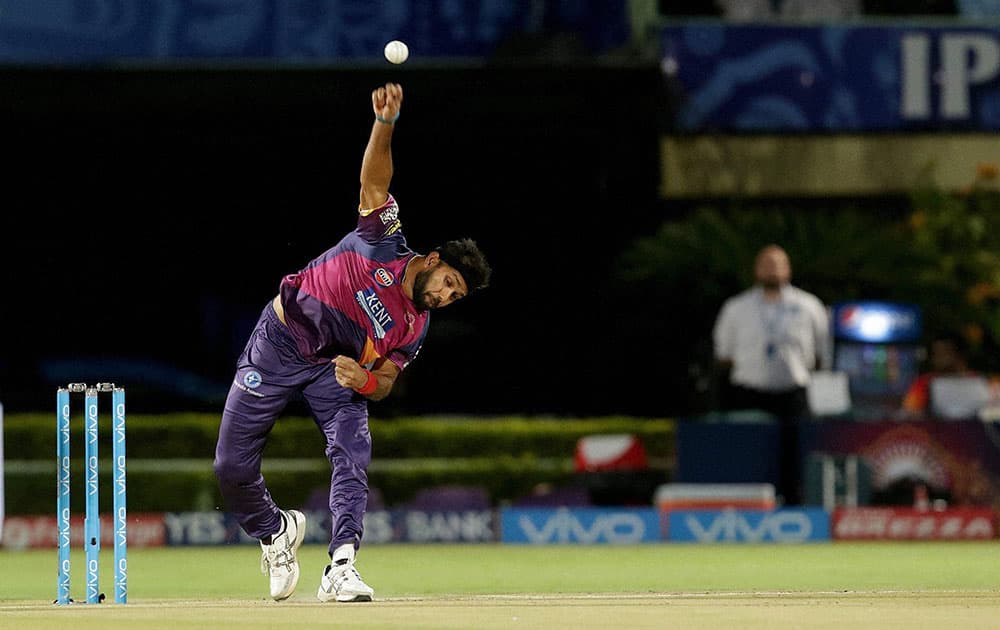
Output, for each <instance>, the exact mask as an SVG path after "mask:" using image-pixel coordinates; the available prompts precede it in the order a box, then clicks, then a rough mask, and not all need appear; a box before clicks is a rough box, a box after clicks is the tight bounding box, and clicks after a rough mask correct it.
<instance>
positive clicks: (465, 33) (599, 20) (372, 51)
mask: <svg viewBox="0 0 1000 630" xmlns="http://www.w3.org/2000/svg"><path fill="white" fill-rule="evenodd" d="M547 4H548V6H547V7H546V8H545V9H544V10H543V11H537V10H536V3H534V2H531V1H530V0H516V1H508V0H476V1H472V0H463V1H462V2H441V1H435V0H413V1H403V0H395V1H385V2H371V1H370V0H155V1H153V0H45V1H44V2H41V1H39V0H2V1H0V61H5V62H8V63H10V62H14V63H54V64H88V63H105V62H116V61H128V62H131V63H135V62H138V61H149V60H161V61H170V60H209V61H213V60H264V59H266V60H281V61H285V62H305V61H326V62H329V61H355V62H356V61H360V60H365V59H368V60H371V61H372V62H383V61H384V60H383V59H382V50H383V47H384V46H385V44H386V43H387V42H389V41H390V40H393V39H400V40H402V41H404V42H406V43H407V45H408V46H409V48H410V54H411V57H412V58H415V59H420V58H428V57H483V56H488V55H491V54H493V53H494V52H496V50H497V48H498V47H499V46H500V45H502V44H504V43H505V42H507V41H509V40H510V39H511V38H512V37H515V36H518V35H520V34H526V35H528V36H536V37H538V36H544V35H545V34H546V33H549V32H550V31H555V32H560V33H573V34H574V36H575V37H576V38H577V42H578V43H579V45H580V46H581V47H583V48H584V49H585V50H587V51H589V52H601V51H604V50H607V49H610V48H613V47H615V46H619V45H621V44H623V43H625V41H626V40H627V39H628V33H629V26H628V16H627V12H626V5H625V1H624V0H614V1H611V2H608V1H597V0H588V1H583V2H581V1H580V0H561V1H559V2H553V3H547Z"/></svg>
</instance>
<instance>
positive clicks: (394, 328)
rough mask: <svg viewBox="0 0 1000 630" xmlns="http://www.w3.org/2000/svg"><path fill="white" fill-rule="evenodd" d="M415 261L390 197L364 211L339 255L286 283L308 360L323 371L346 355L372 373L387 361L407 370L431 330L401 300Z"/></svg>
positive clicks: (292, 321) (285, 295) (423, 314)
mask: <svg viewBox="0 0 1000 630" xmlns="http://www.w3.org/2000/svg"><path fill="white" fill-rule="evenodd" d="M415 255H416V254H415V253H414V252H413V250H411V249H410V248H409V247H408V246H407V244H406V238H405V237H404V236H403V231H402V228H401V224H400V222H399V206H398V205H396V200H395V199H393V197H392V195H389V198H388V199H387V200H386V202H385V203H384V204H382V205H381V206H380V207H378V208H375V209H374V210H362V211H360V212H359V216H358V227H357V229H355V230H354V231H353V232H351V233H350V234H348V235H347V236H345V237H344V238H343V239H342V240H341V241H340V242H339V243H337V244H336V245H335V246H334V247H332V248H330V249H329V250H327V251H326V252H324V253H323V254H322V255H320V256H319V257H318V258H316V259H315V260H313V261H312V262H310V263H309V264H308V265H307V266H306V267H305V268H304V269H302V270H301V271H299V272H298V273H296V274H292V275H289V276H285V278H284V279H283V280H282V281H281V291H280V295H281V305H282V307H283V308H284V311H285V323H286V324H287V325H288V328H289V330H290V331H291V333H292V336H293V337H294V338H295V341H296V344H297V345H298V348H299V352H300V353H301V354H302V357H303V358H305V359H306V360H307V361H312V362H315V363H322V362H325V361H330V360H332V359H333V358H334V357H335V356H337V355H345V356H349V357H351V358H352V359H355V360H356V361H357V362H358V363H360V364H362V365H364V366H366V367H371V365H372V364H373V363H374V362H375V361H376V360H378V359H379V358H385V359H388V360H389V361H392V362H393V363H395V364H396V365H397V366H398V367H399V369H401V370H402V369H403V368H405V367H406V366H407V365H408V364H409V363H410V361H412V360H413V359H414V358H415V357H416V356H417V353H418V352H419V351H420V347H421V345H423V342H424V338H425V336H426V335H427V326H428V324H429V323H430V313H429V311H418V310H417V309H416V307H415V306H414V304H413V301H412V300H410V298H408V297H406V295H405V294H404V293H403V288H402V281H403V275H404V274H405V273H406V264H407V263H408V262H410V260H411V259H412V258H413V257H414V256H415Z"/></svg>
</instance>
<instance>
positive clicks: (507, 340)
mask: <svg viewBox="0 0 1000 630" xmlns="http://www.w3.org/2000/svg"><path fill="white" fill-rule="evenodd" d="M386 81H397V82H400V83H401V84H402V85H403V89H404V103H403V108H402V116H401V118H400V121H399V124H398V127H397V129H396V132H395V137H394V146H393V151H394V160H395V166H396V172H395V177H394V179H393V182H392V186H391V191H392V192H393V193H394V194H395V196H396V197H397V199H398V200H399V202H400V206H401V211H402V213H401V217H402V219H403V224H404V229H405V231H406V234H407V237H408V240H409V243H410V245H411V247H413V248H414V249H415V250H417V251H419V252H425V251H427V250H429V249H430V248H432V247H433V246H435V245H437V244H439V243H440V242H442V241H444V240H446V239H450V238H455V237H460V236H466V235H467V236H471V237H473V238H475V239H476V240H477V241H478V242H479V244H480V246H481V247H482V249H483V250H484V251H485V252H486V254H487V256H488V257H489V259H490V262H491V264H492V265H493V268H494V276H493V281H492V286H491V287H490V288H489V289H488V290H486V291H484V292H482V293H480V294H476V295H474V296H473V297H472V298H470V299H468V300H466V301H464V302H463V303H459V304H458V305H455V306H453V307H450V308H448V309H445V310H443V311H439V312H437V313H436V314H435V315H434V317H433V318H432V324H431V330H430V334H429V335H428V338H427V341H426V343H425V345H424V348H423V350H422V351H421V353H420V356H419V357H418V359H417V360H416V361H415V362H414V363H413V364H412V365H411V366H410V367H409V368H408V369H407V371H406V372H405V373H404V375H403V377H401V379H400V382H399V383H398V385H397V391H396V392H395V395H394V396H393V397H390V399H388V400H386V401H383V402H381V403H378V404H377V405H376V406H375V407H374V408H373V414H379V415H393V414H413V413H481V414H489V413H505V412H512V413H528V414H602V413H626V414H639V415H657V416H662V415H665V414H670V413H675V412H677V411H679V410H680V411H683V409H682V407H683V405H682V404H680V403H678V402H677V401H676V400H672V398H671V394H670V392H669V391H667V392H664V391H663V390H662V388H658V387H655V386H652V385H651V383H656V382H657V376H656V373H655V370H657V369H658V368H657V365H658V364H662V361H663V358H664V349H663V348H658V349H656V351H655V354H657V355H658V358H657V360H652V359H651V357H650V354H649V353H650V349H651V348H655V347H656V346H657V343H658V342H657V339H658V338H659V334H660V333H659V332H658V331H656V330H650V331H648V336H647V333H646V332H640V334H639V335H638V337H639V338H641V339H648V341H649V345H648V346H647V347H632V346H630V347H623V345H622V343H621V341H620V340H619V339H617V338H616V337H615V335H614V334H612V333H611V331H614V330H616V329H618V330H620V329H622V328H628V323H627V322H628V321H629V319H628V318H629V317H630V314H632V313H635V312H636V311H637V310H642V309H644V308H646V307H647V306H648V305H646V304H644V303H643V296H641V295H624V294H622V292H621V291H620V290H618V289H617V288H616V282H615V277H614V274H613V273H612V271H611V270H612V268H613V265H614V261H615V260H616V258H617V256H618V255H619V253H620V252H621V251H622V250H623V248H625V247H627V246H628V244H629V243H631V242H632V240H633V239H634V238H636V237H637V236H640V235H643V234H645V233H648V232H649V231H650V230H653V229H655V227H656V226H657V225H658V224H659V223H660V222H661V221H662V219H663V218H664V216H665V214H666V212H667V210H666V208H665V206H664V205H663V203H662V202H660V201H659V200H658V198H657V186H658V183H659V182H658V177H659V157H658V142H659V133H660V131H661V130H662V128H663V127H664V126H665V125H669V114H668V112H669V111H670V109H671V108H670V103H669V102H668V98H667V93H666V90H665V89H664V86H663V83H662V78H661V75H660V73H659V70H658V69H657V68H656V67H655V66H652V65H650V66H645V65H635V66H631V67H622V66H621V65H617V66H616V67H614V68H604V67H601V66H600V65H590V66H587V65H583V66H581V65H580V64H579V63H578V62H577V63H574V65H573V66H565V67H559V66H552V65H547V66H538V67H531V66H527V67H525V66H523V65H522V66H519V67H505V66H503V65H497V66H489V65H485V66H471V67H448V68H441V69H432V68H414V69H405V70H404V69H394V70H391V71H390V70H385V69H322V68H302V69H287V68H285V69H281V70H274V69H268V68H263V67H229V68H214V69H206V68H204V67H201V68H198V69H187V68H160V69H141V70H139V69H136V70H132V69H128V68H124V69H93V70H88V69H73V70H67V69H45V68H34V69H6V70H0V93H2V94H3V95H4V96H3V98H2V99H0V138H2V139H3V148H4V151H3V153H4V155H5V159H4V163H5V165H4V167H3V169H4V176H3V178H2V181H3V186H4V204H3V211H2V217H3V218H2V224H0V225H2V233H3V238H2V243H3V246H2V248H3V252H2V254H0V256H2V257H0V279H2V282H3V285H2V287H0V288H2V289H3V291H2V295H3V308H2V309H0V311H2V315H0V331H2V335H3V337H2V348H3V351H2V353H0V400H3V401H4V404H5V405H6V407H7V409H8V411H20V410H48V409H50V408H51V405H52V404H53V400H52V399H53V397H54V396H53V394H54V389H55V387H56V386H58V385H59V384H60V383H64V382H67V381H68V380H83V381H88V382H93V381H98V380H102V381H103V380H107V381H115V382H118V383H119V384H123V385H125V386H126V388H127V389H128V390H129V392H130V409H132V410H134V411H137V412H142V411H152V412H157V411H177V410H183V409H210V410H211V409H218V410H221V402H220V400H219V398H218V392H219V391H220V390H219V389H212V391H213V392H214V394H212V395H209V393H208V392H209V389H211V388H208V387H201V386H198V385H192V386H191V387H186V388H185V387H181V386H180V385H181V384H182V383H186V382H188V381H189V380H190V381H192V382H196V383H202V381H201V380H199V379H204V381H205V382H207V383H211V384H214V385H217V386H218V387H219V388H221V391H222V392H223V394H224V390H225V388H226V387H228V383H229V381H230V379H231V378H232V371H233V368H234V364H235V360H236V358H237V356H238V354H239V352H240V350H241V349H242V347H243V343H244V342H245V339H246V336H247V334H248V333H249V331H250V329H251V328H252V326H253V324H254V322H255V321H256V318H257V316H258V315H259V313H260V309H261V307H262V306H263V305H264V304H265V303H266V302H267V301H268V300H269V299H270V298H271V297H272V296H273V295H274V294H275V293H276V291H277V287H278V283H279V281H280V278H281V277H282V276H283V275H284V274H286V273H291V272H294V271H296V270H298V269H299V268H301V267H302V266H304V265H305V264H306V263H307V262H308V261H309V260H310V259H311V258H313V257H314V256H316V255H318V254H319V253H321V252H322V251H324V250H325V249H326V248H328V247H330V246H332V245H333V244H335V243H336V242H337V241H338V240H339V239H340V238H341V237H342V236H343V235H344V234H345V233H346V232H348V231H349V230H351V229H353V227H354V224H355V220H356V219H355V209H356V206H357V199H358V174H359V169H360V163H361V156H362V153H363V150H364V146H365V143H366V141H367V137H368V133H369V131H370V128H371V121H372V111H371V106H370V96H369V95H370V91H371V90H372V89H373V88H374V87H376V86H378V85H381V84H383V83H385V82H386ZM681 301H682V296H681V297H680V298H679V308H681V306H680V302H681ZM665 325H666V324H665ZM631 332H632V334H630V335H629V337H630V338H632V339H634V338H636V336H637V335H636V334H635V332H636V331H631ZM67 360H68V361H71V362H73V363H71V364H70V365H71V367H70V368H68V370H67V369H66V368H65V365H66V364H65V363H60V362H64V361H67ZM122 360H127V361H129V362H130V363H127V364H126V363H122ZM54 365H55V366H59V365H62V366H64V367H63V371H62V372H60V371H59V369H55V368H53V366H54ZM164 366H168V367H167V368H165V367H164ZM165 369H177V370H178V374H179V375H180V376H177V377H162V376H161V377H157V376H156V375H158V374H160V375H162V374H163V373H164V370H165ZM651 370H652V372H651ZM70 374H72V375H75V376H69V375H70ZM639 375H641V378H640V377H639ZM637 378H639V380H640V381H642V382H645V385H640V386H638V387H637ZM171 383H173V385H174V386H171ZM133 392H134V393H133Z"/></svg>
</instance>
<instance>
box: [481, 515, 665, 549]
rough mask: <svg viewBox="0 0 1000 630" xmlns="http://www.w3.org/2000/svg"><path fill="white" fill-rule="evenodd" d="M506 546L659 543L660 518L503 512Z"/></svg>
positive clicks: (503, 532)
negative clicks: (512, 544)
mask: <svg viewBox="0 0 1000 630" xmlns="http://www.w3.org/2000/svg"><path fill="white" fill-rule="evenodd" d="M500 537H501V541H502V542H505V543H526V544H531V545H549V544H569V545H596V544H612V545H614V544H618V545H631V544H636V543H652V542H659V541H660V515H659V512H658V511H657V510H655V509H653V508H640V509H627V508H621V509H619V508H572V509H571V508H557V509H550V508H525V509H515V508H505V509H503V510H501V512H500Z"/></svg>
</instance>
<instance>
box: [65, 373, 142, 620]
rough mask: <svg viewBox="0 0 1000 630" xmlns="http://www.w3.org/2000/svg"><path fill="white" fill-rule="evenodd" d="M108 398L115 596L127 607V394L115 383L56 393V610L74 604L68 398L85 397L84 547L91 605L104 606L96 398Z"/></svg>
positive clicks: (80, 385) (78, 385) (79, 386)
mask: <svg viewBox="0 0 1000 630" xmlns="http://www.w3.org/2000/svg"><path fill="white" fill-rule="evenodd" d="M104 392H110V393H111V400H112V442H111V444H112V457H113V459H114V462H113V468H114V471H113V473H112V486H113V487H112V490H113V499H114V507H113V515H112V517H113V519H114V548H115V551H114V595H115V603H117V604H124V603H126V602H127V601H128V560H127V550H128V519H127V510H126V501H125V497H126V484H125V389H124V388H121V387H117V386H115V385H114V384H113V383H97V384H96V385H93V386H87V384H86V383H70V384H69V385H68V386H67V387H60V388H59V389H58V390H57V392H56V427H57V430H56V459H57V464H58V465H57V469H58V472H57V475H58V481H57V493H56V512H57V514H56V521H57V526H58V529H59V570H58V581H57V587H56V601H55V603H57V604H69V603H71V602H72V601H73V599H72V598H71V597H70V594H69V590H70V589H69V587H70V451H69V445H70V394H73V393H83V394H84V457H85V459H86V493H85V499H86V504H85V505H86V513H85V516H84V522H83V545H84V551H85V560H86V564H87V581H86V586H87V600H86V601H87V603H88V604H98V603H100V602H102V601H103V600H104V594H103V593H101V589H100V563H99V559H100V552H101V514H100V501H99V498H100V483H99V480H98V467H99V461H100V460H99V457H98V417H99V413H98V394H99V393H104Z"/></svg>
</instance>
